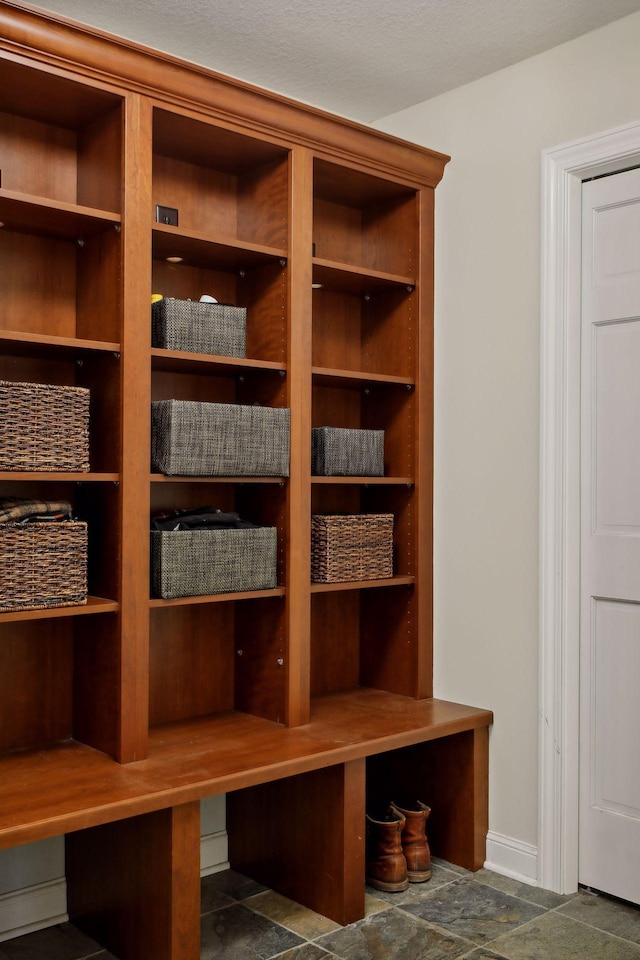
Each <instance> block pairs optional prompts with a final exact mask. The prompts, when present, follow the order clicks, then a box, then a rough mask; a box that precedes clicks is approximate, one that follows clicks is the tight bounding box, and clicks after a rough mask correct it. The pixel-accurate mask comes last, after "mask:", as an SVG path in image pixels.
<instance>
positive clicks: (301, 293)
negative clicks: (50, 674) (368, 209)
mask: <svg viewBox="0 0 640 960" xmlns="http://www.w3.org/2000/svg"><path fill="white" fill-rule="evenodd" d="M289 183H290V197H289V202H290V210H291V220H290V229H289V324H288V355H287V359H288V371H287V381H288V403H289V407H290V409H291V468H290V476H289V483H288V495H287V508H288V509H287V514H288V523H289V535H288V556H287V600H286V604H287V608H286V609H287V626H288V638H289V643H288V649H289V653H288V671H287V678H288V683H287V703H286V709H285V719H286V723H287V725H288V726H291V727H295V726H298V725H300V724H304V723H308V722H309V712H310V703H309V696H310V694H309V691H310V651H309V644H310V616H311V612H310V611H311V608H310V604H311V599H310V597H311V593H310V568H311V532H310V531H311V487H310V480H309V476H310V473H311V306H312V303H311V300H312V298H311V277H312V271H311V251H312V246H311V245H312V240H313V156H312V153H311V151H310V150H308V149H306V148H304V147H294V148H293V149H292V151H291V156H290V180H289Z"/></svg>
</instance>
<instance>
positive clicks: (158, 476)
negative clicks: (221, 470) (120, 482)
mask: <svg viewBox="0 0 640 960" xmlns="http://www.w3.org/2000/svg"><path fill="white" fill-rule="evenodd" d="M149 479H150V481H151V483H277V484H280V485H281V486H283V485H284V484H285V483H286V482H287V480H288V479H289V478H288V477H183V476H179V477H178V476H168V475H167V474H165V473H152V474H151V475H150V477H149Z"/></svg>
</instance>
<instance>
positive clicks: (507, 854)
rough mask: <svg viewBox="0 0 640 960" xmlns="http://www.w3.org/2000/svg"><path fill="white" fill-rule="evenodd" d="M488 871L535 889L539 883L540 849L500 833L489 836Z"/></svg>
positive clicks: (486, 863) (486, 864)
mask: <svg viewBox="0 0 640 960" xmlns="http://www.w3.org/2000/svg"><path fill="white" fill-rule="evenodd" d="M484 865H485V867H486V868H487V870H493V871H494V873H501V874H502V875H503V876H505V877H511V879H512V880H519V881H520V882H521V883H528V884H530V885H531V886H533V887H537V886H538V885H539V881H538V848H537V847H534V846H533V845H532V844H530V843H523V842H522V841H521V840H514V838H513V837H505V836H504V835H503V834H500V833H492V832H491V831H489V833H488V834H487V859H486V861H485V864H484Z"/></svg>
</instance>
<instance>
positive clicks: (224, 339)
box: [151, 297, 247, 357]
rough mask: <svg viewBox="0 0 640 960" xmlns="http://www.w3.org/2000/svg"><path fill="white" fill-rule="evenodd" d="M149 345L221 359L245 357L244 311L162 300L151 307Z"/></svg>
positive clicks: (223, 306) (167, 299) (245, 324)
mask: <svg viewBox="0 0 640 960" xmlns="http://www.w3.org/2000/svg"><path fill="white" fill-rule="evenodd" d="M151 331H152V333H151V336H152V341H151V342H152V346H154V347H160V348H161V349H163V350H184V351H186V352H187V353H208V354H215V355H217V356H220V357H246V355H247V336H246V331H247V309H246V307H234V306H232V305H231V304H229V303H206V302H205V303H203V302H201V301H195V300H173V299H171V298H167V297H165V298H164V299H162V300H158V301H157V302H156V303H152V304H151Z"/></svg>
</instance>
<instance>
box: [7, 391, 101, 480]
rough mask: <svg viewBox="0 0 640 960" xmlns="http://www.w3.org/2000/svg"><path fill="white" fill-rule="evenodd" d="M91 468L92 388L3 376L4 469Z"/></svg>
mask: <svg viewBox="0 0 640 960" xmlns="http://www.w3.org/2000/svg"><path fill="white" fill-rule="evenodd" d="M88 469H89V391H88V390H87V389H85V388H84V387H60V386H56V385H55V384H45V383H14V382H13V381H8V380H0V470H28V471H32V470H33V471H48V470H70V471H74V472H76V471H77V472H83V473H84V472H86V471H88Z"/></svg>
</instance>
